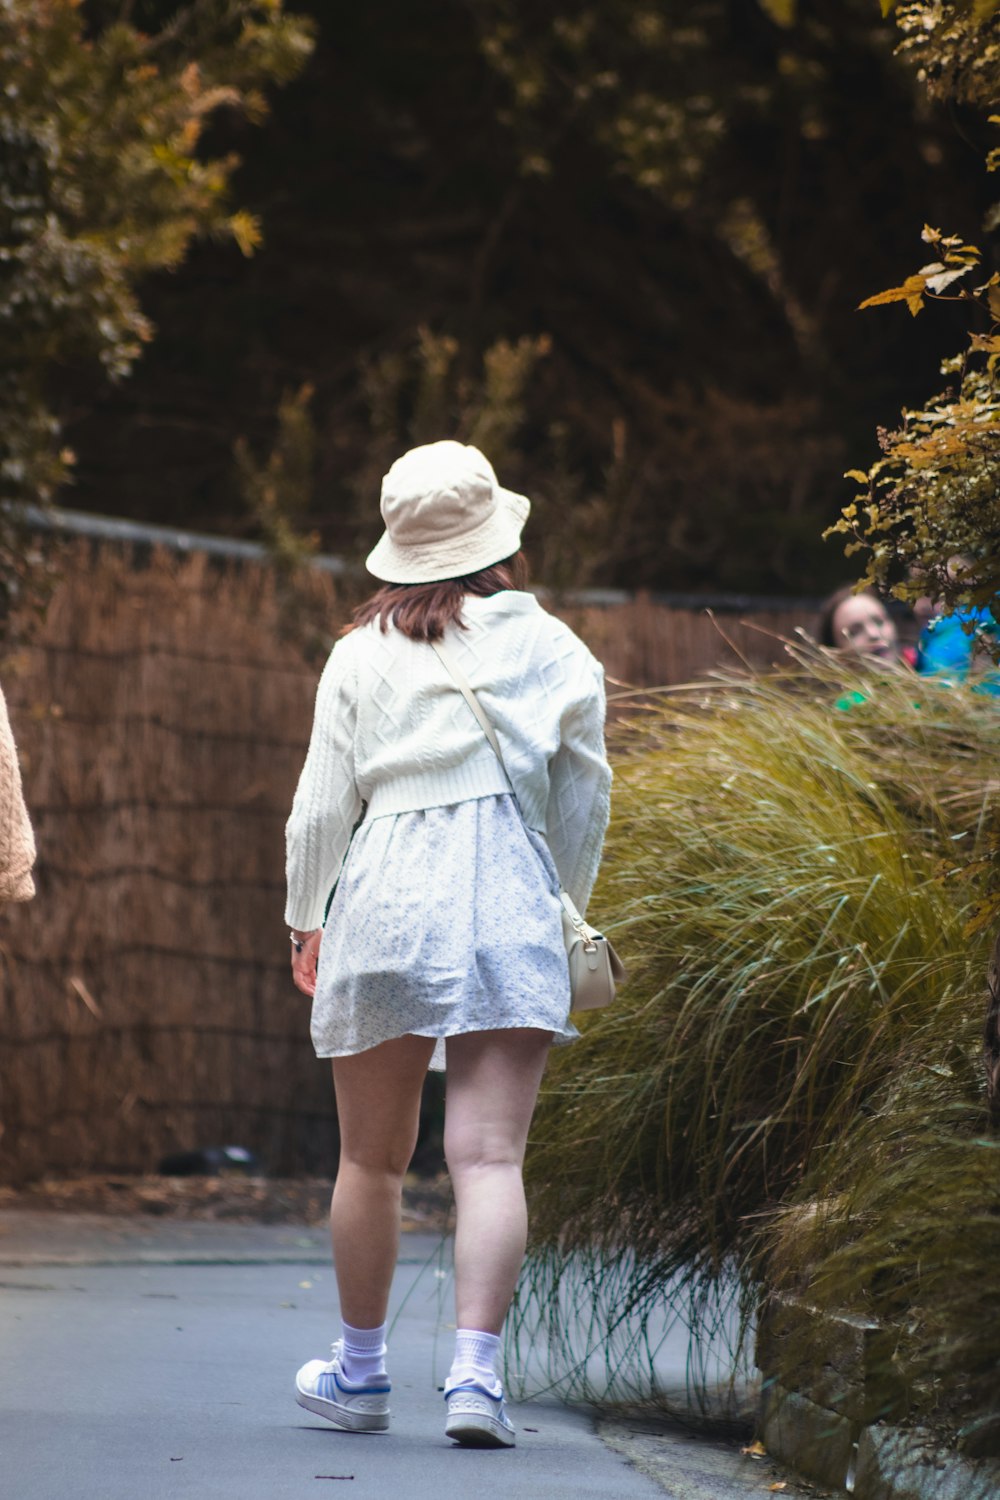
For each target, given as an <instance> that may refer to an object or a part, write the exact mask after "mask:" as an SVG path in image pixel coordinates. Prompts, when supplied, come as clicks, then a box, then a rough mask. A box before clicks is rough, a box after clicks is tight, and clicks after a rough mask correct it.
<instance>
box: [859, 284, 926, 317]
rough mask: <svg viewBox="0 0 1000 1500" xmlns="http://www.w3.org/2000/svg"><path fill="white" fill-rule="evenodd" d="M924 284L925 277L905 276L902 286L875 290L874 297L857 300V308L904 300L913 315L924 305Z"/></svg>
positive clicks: (880, 305)
mask: <svg viewBox="0 0 1000 1500" xmlns="http://www.w3.org/2000/svg"><path fill="white" fill-rule="evenodd" d="M926 286H927V280H926V277H924V276H907V278H906V280H905V281H904V282H903V285H902V286H893V287H890V288H889V290H888V291H887V292H876V294H875V296H874V297H866V298H865V300H864V302H859V304H858V309H859V311H860V309H861V308H863V307H883V306H884V305H885V304H886V303H887V302H905V303H906V305H907V307H908V308H909V309H910V312H911V313H913V315H914V317H915V316H916V315H917V313H918V312H919V311H920V309H921V308H922V307H923V305H924V289H925V287H926ZM914 303H916V306H914Z"/></svg>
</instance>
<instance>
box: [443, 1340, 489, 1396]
mask: <svg viewBox="0 0 1000 1500" xmlns="http://www.w3.org/2000/svg"><path fill="white" fill-rule="evenodd" d="M499 1354H500V1336H499V1334H496V1333H482V1332H481V1331H480V1330H479V1329H478V1328H458V1329H456V1330H455V1358H454V1361H453V1362H452V1366H451V1370H450V1371H449V1374H448V1380H449V1382H450V1383H451V1384H452V1385H460V1384H461V1383H462V1381H465V1380H478V1381H480V1382H481V1383H482V1384H483V1385H485V1386H486V1387H487V1389H488V1390H491V1391H492V1390H495V1389H496V1388H497V1387H498V1386H499V1384H500V1382H499V1380H498V1379H497V1368H496V1367H497V1359H498V1357H499Z"/></svg>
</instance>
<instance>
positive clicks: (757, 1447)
mask: <svg viewBox="0 0 1000 1500" xmlns="http://www.w3.org/2000/svg"><path fill="white" fill-rule="evenodd" d="M740 1452H741V1453H742V1454H743V1455H744V1456H745V1457H746V1458H766V1457H767V1449H766V1448H765V1447H764V1444H763V1443H762V1442H761V1440H760V1438H758V1439H757V1441H756V1442H754V1443H750V1444H749V1445H748V1447H746V1448H741V1449H740Z"/></svg>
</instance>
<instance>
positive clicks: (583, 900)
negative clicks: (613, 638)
mask: <svg viewBox="0 0 1000 1500" xmlns="http://www.w3.org/2000/svg"><path fill="white" fill-rule="evenodd" d="M610 810H611V767H610V766H609V765H608V761H607V756H606V755H605V752H604V672H603V669H602V667H601V666H600V664H599V663H598V662H597V661H595V660H594V658H593V657H592V656H591V655H590V653H589V652H588V653H587V657H586V661H585V664H584V666H583V670H582V673H581V679H580V682H579V684H578V688H577V691H576V693H575V694H574V695H573V698H572V700H571V702H570V703H569V705H568V706H567V708H566V710H565V711H564V713H563V717H562V721H561V724H560V743H559V749H558V750H557V752H556V754H555V756H554V757H553V759H552V763H551V765H550V768H549V801H548V809H547V812H546V827H547V829H548V842H549V848H550V849H551V851H552V858H553V860H554V861H555V866H556V869H557V870H558V872H559V878H560V880H561V881H562V884H563V888H564V890H566V891H568V892H569V894H570V896H571V897H572V899H573V901H574V903H575V904H576V906H577V908H578V909H579V911H580V912H585V911H586V909H587V902H588V901H589V900H590V892H591V890H592V889H593V885H594V881H595V879H596V877H597V868H598V865H599V864H600V862H601V848H602V846H603V843H604V833H605V830H606V828H607V826H608V817H609V814H610Z"/></svg>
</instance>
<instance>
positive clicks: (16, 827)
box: [0, 693, 35, 901]
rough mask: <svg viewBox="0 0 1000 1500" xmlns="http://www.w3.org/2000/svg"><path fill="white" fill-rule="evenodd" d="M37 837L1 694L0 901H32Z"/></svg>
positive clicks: (5, 706)
mask: <svg viewBox="0 0 1000 1500" xmlns="http://www.w3.org/2000/svg"><path fill="white" fill-rule="evenodd" d="M34 863H35V837H34V834H33V833H32V831H31V822H30V820H29V818H28V809H27V808H26V807H25V805H24V794H23V793H22V791H21V770H20V767H19V766H18V763H17V750H16V749H15V746H14V736H13V734H12V732H11V727H10V720H9V718H8V717H7V704H6V702H5V701H4V697H3V694H2V693H0V901H30V900H31V898H32V896H33V895H34V894H35V882H34V880H33V879H32V878H31V868H32V865H33V864H34Z"/></svg>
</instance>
